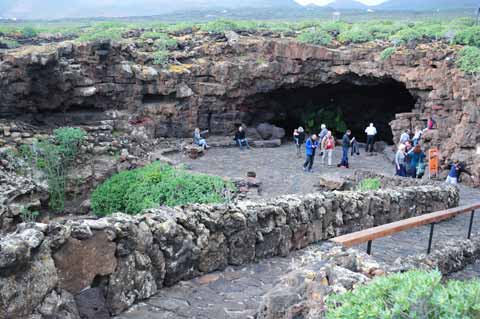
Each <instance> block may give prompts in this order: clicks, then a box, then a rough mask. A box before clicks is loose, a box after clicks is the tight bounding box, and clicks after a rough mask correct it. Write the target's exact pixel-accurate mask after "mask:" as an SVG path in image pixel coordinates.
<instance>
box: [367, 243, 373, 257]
mask: <svg viewBox="0 0 480 319" xmlns="http://www.w3.org/2000/svg"><path fill="white" fill-rule="evenodd" d="M367 254H369V255H371V254H372V241H371V240H369V241H368V243H367Z"/></svg>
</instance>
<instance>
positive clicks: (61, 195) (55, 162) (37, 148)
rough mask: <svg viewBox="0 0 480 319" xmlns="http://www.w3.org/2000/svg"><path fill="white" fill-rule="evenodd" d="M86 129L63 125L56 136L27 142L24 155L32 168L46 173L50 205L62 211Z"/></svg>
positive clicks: (21, 149)
mask: <svg viewBox="0 0 480 319" xmlns="http://www.w3.org/2000/svg"><path fill="white" fill-rule="evenodd" d="M85 136H86V133H85V131H83V130H82V129H79V128H72V127H63V128H59V129H56V130H54V131H53V137H52V138H50V139H47V140H43V141H37V142H35V143H33V144H32V145H23V146H22V147H21V148H20V156H21V158H23V159H24V160H25V161H26V162H27V164H28V165H30V166H31V168H34V169H40V170H41V171H43V172H44V173H45V177H46V180H47V183H48V192H49V195H50V196H49V206H50V208H51V209H52V210H54V211H56V212H61V211H63V209H64V205H65V184H66V177H67V174H68V172H69V170H70V168H71V167H72V166H73V164H74V162H75V159H76V158H77V155H78V154H79V151H80V146H81V145H82V143H83V141H84V138H85Z"/></svg>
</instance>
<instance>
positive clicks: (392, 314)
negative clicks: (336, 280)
mask: <svg viewBox="0 0 480 319" xmlns="http://www.w3.org/2000/svg"><path fill="white" fill-rule="evenodd" d="M327 308H328V312H327V316H326V317H327V319H340V318H341V319H367V318H368V319H370V318H371V319H374V318H379V319H380V318H381V319H403V318H411V319H416V318H418V319H420V318H422V319H474V318H480V282H479V281H478V280H472V281H465V282H464V281H456V280H451V281H448V282H447V283H446V284H443V283H442V275H441V274H440V272H438V271H432V272H425V271H410V272H406V273H398V274H393V275H390V276H387V277H378V278H376V279H375V280H373V281H372V282H371V283H370V284H368V285H365V286H360V287H358V288H356V289H354V290H353V291H349V292H347V293H344V294H340V295H332V296H330V297H329V298H328V300H327Z"/></svg>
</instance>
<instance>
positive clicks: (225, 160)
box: [170, 144, 394, 198]
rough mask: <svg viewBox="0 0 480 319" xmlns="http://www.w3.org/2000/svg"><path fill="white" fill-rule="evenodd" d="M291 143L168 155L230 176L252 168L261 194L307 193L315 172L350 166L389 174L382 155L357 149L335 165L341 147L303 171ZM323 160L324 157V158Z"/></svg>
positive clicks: (331, 173)
mask: <svg viewBox="0 0 480 319" xmlns="http://www.w3.org/2000/svg"><path fill="white" fill-rule="evenodd" d="M295 152H296V149H295V146H294V145H293V144H289V145H283V146H281V147H276V148H251V149H250V150H244V151H240V150H239V149H238V148H211V149H209V150H207V151H206V154H205V155H204V156H202V157H200V158H198V159H195V160H193V159H190V158H189V157H187V156H185V155H183V154H180V153H178V154H174V155H172V156H170V158H171V159H173V160H174V161H176V162H179V163H184V164H186V165H187V166H188V167H189V168H190V169H192V170H193V171H196V172H202V173H207V174H212V175H219V176H226V177H230V178H244V177H246V174H247V172H248V171H254V172H256V174H257V179H258V180H259V181H260V182H262V186H261V189H262V197H263V198H271V197H276V196H279V195H286V194H308V193H311V192H312V191H315V188H314V185H315V184H316V183H318V181H319V176H325V177H330V178H332V177H341V176H347V175H350V174H352V173H353V170H354V169H367V170H375V171H376V172H380V173H385V174H393V173H394V167H393V164H391V163H390V162H389V161H388V160H386V158H385V157H384V156H383V155H381V154H377V153H374V154H375V155H373V156H371V155H366V154H365V152H364V150H363V149H361V150H360V156H357V155H354V156H353V157H350V156H349V161H350V168H349V169H345V168H337V164H338V163H340V159H341V157H342V154H341V152H342V151H341V148H340V147H337V148H336V150H335V151H334V154H333V159H332V166H331V167H328V165H321V157H320V156H318V154H317V156H316V157H315V162H314V164H313V173H305V172H304V171H303V169H302V165H303V163H304V161H305V154H304V149H302V155H301V157H300V158H298V157H297V155H296V153H295ZM325 161H326V159H325Z"/></svg>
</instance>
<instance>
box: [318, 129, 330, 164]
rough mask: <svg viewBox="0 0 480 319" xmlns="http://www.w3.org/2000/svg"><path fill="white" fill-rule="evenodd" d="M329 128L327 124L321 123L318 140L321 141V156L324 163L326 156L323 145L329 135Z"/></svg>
mask: <svg viewBox="0 0 480 319" xmlns="http://www.w3.org/2000/svg"><path fill="white" fill-rule="evenodd" d="M327 133H328V129H327V126H326V125H325V124H322V125H320V133H319V134H318V140H319V141H320V148H321V150H320V154H319V155H320V156H321V157H322V164H323V163H324V158H325V149H324V148H323V147H322V141H323V139H324V138H325V136H327Z"/></svg>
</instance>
